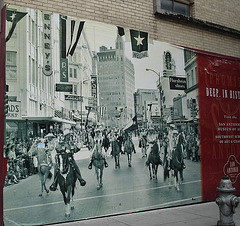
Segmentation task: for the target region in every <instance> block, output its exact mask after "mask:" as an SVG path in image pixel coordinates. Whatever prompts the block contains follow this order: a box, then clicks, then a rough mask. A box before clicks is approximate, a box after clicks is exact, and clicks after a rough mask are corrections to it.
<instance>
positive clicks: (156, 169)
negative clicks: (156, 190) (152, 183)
mask: <svg viewBox="0 0 240 226" xmlns="http://www.w3.org/2000/svg"><path fill="white" fill-rule="evenodd" d="M157 171H158V165H155V179H156V182H157V180H158V179H157Z"/></svg>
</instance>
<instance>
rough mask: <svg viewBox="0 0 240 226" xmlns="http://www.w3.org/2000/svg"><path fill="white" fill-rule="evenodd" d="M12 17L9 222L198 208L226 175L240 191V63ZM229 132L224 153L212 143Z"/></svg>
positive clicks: (106, 28) (134, 35) (35, 16)
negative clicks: (195, 205) (184, 207)
mask: <svg viewBox="0 0 240 226" xmlns="http://www.w3.org/2000/svg"><path fill="white" fill-rule="evenodd" d="M6 15H7V16H6V37H8V40H7V42H6V85H7V86H8V92H7V95H8V106H9V107H8V113H7V115H6V131H5V133H6V145H5V149H4V155H5V157H6V158H7V159H8V164H7V169H8V171H7V175H6V179H5V186H4V189H3V196H4V197H3V202H4V222H5V225H11V224H12V222H15V223H16V224H31V225H39V224H49V223H56V222H65V221H72V220H79V219H86V218H91V217H97V216H106V215H110V214H116V213H127V212H134V211H139V210H149V209H155V208H164V207H169V206H176V205H185V204H191V203H197V202H201V201H207V200H213V199H214V198H215V197H217V195H218V194H217V192H216V187H217V186H218V185H219V181H220V179H221V176H222V175H224V174H228V175H229V176H230V178H231V179H232V180H233V181H234V183H235V185H237V184H239V183H240V182H239V180H240V179H239V178H238V173H239V167H238V164H239V162H240V159H239V154H238V152H237V150H238V149H239V142H238V141H239V136H240V135H239V134H240V132H239V129H238V127H239V98H240V96H239V93H240V91H239V88H238V87H240V86H239V85H236V86H235V87H234V89H232V88H231V90H232V93H231V94H230V90H227V88H226V87H224V84H225V83H221V84H219V81H222V80H224V78H225V76H227V75H228V76H229V77H231V78H232V76H233V80H234V79H235V80H236V82H238V78H237V72H239V65H240V63H239V62H240V61H239V60H231V59H229V63H227V62H226V60H222V58H217V59H213V58H212V56H208V55H205V54H202V55H200V54H199V53H196V52H195V51H192V50H189V49H186V48H180V47H177V46H174V45H170V44H168V43H163V42H159V41H154V40H151V39H150V37H149V35H148V33H147V32H144V31H137V30H132V29H128V28H122V27H119V26H113V25H109V24H103V23H99V22H94V21H88V20H84V19H81V18H72V17H69V16H65V15H59V14H56V13H49V12H42V11H39V10H34V9H29V8H23V7H16V6H13V5H9V6H8V8H7V14H6ZM207 59H208V60H209V62H208V61H207ZM225 64H226V65H227V66H226V67H225ZM217 68H219V70H221V73H222V74H221V76H220V77H218V71H217ZM222 68H227V69H226V70H225V69H224V70H222ZM213 71H214V73H213ZM230 71H231V72H232V73H229V72H230ZM213 79H215V80H216V82H215V85H213V83H212V81H213ZM203 80H204V81H206V82H204V81H203ZM226 80H227V81H228V82H229V78H228V77H227V78H226ZM235 80H234V81H235ZM208 81H209V82H208ZM224 81H225V80H224ZM234 81H233V84H235V83H236V82H234ZM218 86H220V87H221V89H222V90H220V88H219V87H218ZM225 89H226V91H224V90H225ZM229 89H230V88H229ZM223 95H224V96H223ZM230 95H231V96H232V97H233V95H234V98H231V99H232V100H231V101H232V102H230V103H228V102H226V101H225V99H226V98H225V97H226V96H229V98H230ZM235 97H236V98H235ZM205 98H206V100H205ZM221 100H222V101H221ZM206 103H207V104H206ZM209 106H212V107H211V109H212V110H211V111H210V110H209V109H208V107H209ZM220 106H221V107H220ZM222 106H224V107H222ZM232 108H233V109H232ZM222 109H225V112H224V113H223V114H222V113H221V114H222V116H220V115H221V114H220V110H221V111H222ZM231 109H232V110H231ZM211 112H212V113H216V115H217V117H212V116H213V115H212V114H211V115H208V114H210V113H211ZM199 116H200V117H199ZM219 117H222V120H220V118H219ZM229 117H230V118H229ZM200 118H201V124H200ZM210 121H211V122H210ZM218 121H219V124H218ZM202 122H203V123H202ZM216 123H217V124H216ZM224 123H225V124H226V123H234V125H233V124H232V125H231V126H229V128H231V130H227V128H228V126H227V125H224ZM219 128H220V129H219ZM221 128H222V129H224V130H221ZM233 128H234V130H233ZM235 129H236V130H235ZM199 131H201V134H200V132H199ZM202 134H203V135H202ZM229 134H231V136H233V137H234V138H233V139H230V138H228V139H227V140H234V142H231V141H230V143H229V144H228V145H227V146H225V145H226V144H222V145H224V150H223V149H221V147H220V146H218V145H215V143H213V140H212V139H211V136H212V137H213V138H214V139H215V140H216V142H218V144H219V145H220V143H222V142H223V143H225V141H226V139H225V138H223V137H222V136H224V137H225V136H230V135H229ZM210 135H211V136H210ZM220 136H221V137H222V138H220ZM220 140H221V142H220ZM214 142H215V141H214ZM200 147H201V148H200ZM211 149H212V150H211ZM225 149H227V150H225ZM220 152H221V153H224V154H221V156H220V154H219V153H220ZM210 153H211V154H210ZM213 153H215V154H213ZM210 155H211V156H210ZM214 156H215V157H214ZM213 159H214V160H213ZM216 160H219V161H216ZM233 164H234V165H233ZM205 165H206V166H207V167H205ZM228 165H229V166H228ZM209 176H210V177H209ZM209 181H211V182H209ZM214 186H215V187H214ZM208 189H210V190H209V192H207V190H208ZM210 192H211V193H210ZM237 192H238V193H239V191H237ZM72 197H73V200H72ZM73 204H74V207H73ZM30 210H31V216H30V215H29V214H26V213H28V212H29V211H30ZM23 216H24V217H23Z"/></svg>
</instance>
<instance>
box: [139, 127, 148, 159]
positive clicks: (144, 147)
mask: <svg viewBox="0 0 240 226" xmlns="http://www.w3.org/2000/svg"><path fill="white" fill-rule="evenodd" d="M140 139H141V148H142V157H143V158H144V157H146V156H147V142H148V131H147V130H146V129H145V130H144V131H143V132H142V134H141V138H140Z"/></svg>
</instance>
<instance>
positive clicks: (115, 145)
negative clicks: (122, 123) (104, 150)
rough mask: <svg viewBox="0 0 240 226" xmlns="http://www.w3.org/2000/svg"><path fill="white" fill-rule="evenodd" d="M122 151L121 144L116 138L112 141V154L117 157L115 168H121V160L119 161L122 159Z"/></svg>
mask: <svg viewBox="0 0 240 226" xmlns="http://www.w3.org/2000/svg"><path fill="white" fill-rule="evenodd" d="M120 152H121V150H120V145H119V143H118V141H117V139H114V140H113V141H112V151H111V155H112V156H113V157H114V159H115V169H117V168H120V162H119V160H120Z"/></svg>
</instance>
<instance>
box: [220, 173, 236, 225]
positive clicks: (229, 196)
mask: <svg viewBox="0 0 240 226" xmlns="http://www.w3.org/2000/svg"><path fill="white" fill-rule="evenodd" d="M235 190H236V189H235V188H234V187H232V182H231V180H230V179H229V177H228V176H227V175H225V176H223V177H222V179H221V181H220V186H219V187H217V191H219V197H218V198H217V199H216V203H217V205H218V206H219V211H220V220H219V221H218V222H217V225H219V226H235V223H234V221H233V214H234V213H235V208H236V207H237V206H238V203H239V198H238V197H236V196H235V195H233V192H234V191H235Z"/></svg>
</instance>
